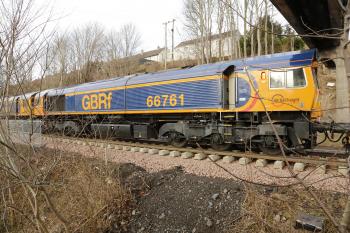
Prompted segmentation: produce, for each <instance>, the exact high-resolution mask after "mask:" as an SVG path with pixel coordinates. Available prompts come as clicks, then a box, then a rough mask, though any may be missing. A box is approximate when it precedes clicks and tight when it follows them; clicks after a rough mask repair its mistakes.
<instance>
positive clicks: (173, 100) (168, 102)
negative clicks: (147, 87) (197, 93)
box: [146, 94, 185, 108]
mask: <svg viewBox="0 0 350 233" xmlns="http://www.w3.org/2000/svg"><path fill="white" fill-rule="evenodd" d="M184 104H185V95H184V94H180V95H177V94H170V95H155V96H152V95H150V96H148V97H147V99H146V105H147V107H149V108H151V107H160V106H163V107H167V106H171V107H176V106H184Z"/></svg>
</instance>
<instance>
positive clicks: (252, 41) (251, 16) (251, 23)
mask: <svg viewBox="0 0 350 233" xmlns="http://www.w3.org/2000/svg"><path fill="white" fill-rule="evenodd" d="M253 15H254V12H253V6H252V9H251V11H250V17H249V24H250V56H251V57H253V56H254V54H255V51H254V27H253V26H252V25H253Z"/></svg>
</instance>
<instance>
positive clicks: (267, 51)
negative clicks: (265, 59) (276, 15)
mask: <svg viewBox="0 0 350 233" xmlns="http://www.w3.org/2000/svg"><path fill="white" fill-rule="evenodd" d="M264 5H265V22H264V42H265V55H266V54H268V53H269V50H268V44H267V34H268V33H267V19H268V12H267V9H268V7H269V6H268V1H267V0H264Z"/></svg>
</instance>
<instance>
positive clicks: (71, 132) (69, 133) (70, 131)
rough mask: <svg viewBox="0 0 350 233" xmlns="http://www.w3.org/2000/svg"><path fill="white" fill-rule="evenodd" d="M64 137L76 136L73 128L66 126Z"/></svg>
mask: <svg viewBox="0 0 350 233" xmlns="http://www.w3.org/2000/svg"><path fill="white" fill-rule="evenodd" d="M63 135H64V136H74V130H73V128H72V127H70V126H66V127H64V129H63Z"/></svg>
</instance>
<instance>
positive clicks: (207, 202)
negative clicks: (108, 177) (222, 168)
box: [121, 164, 244, 232]
mask: <svg viewBox="0 0 350 233" xmlns="http://www.w3.org/2000/svg"><path fill="white" fill-rule="evenodd" d="M125 169H127V170H128V171H130V170H134V172H133V173H131V174H130V175H129V176H127V177H126V179H122V180H124V182H125V183H126V186H127V187H130V186H131V190H133V192H135V190H136V191H138V192H139V191H140V190H139V187H140V185H139V184H141V186H142V182H143V181H145V183H144V184H143V186H144V187H145V188H146V190H147V191H145V193H143V192H142V195H139V198H138V199H137V204H136V206H135V209H134V210H133V211H132V217H131V219H130V222H129V229H128V231H129V232H225V230H227V229H228V227H229V226H230V225H231V223H232V222H233V220H234V219H236V218H238V217H239V214H240V206H241V202H242V199H243V197H244V192H243V186H242V185H241V184H240V183H238V182H236V181H233V180H226V179H221V178H208V177H200V176H195V175H191V174H186V173H184V172H183V171H182V169H181V167H175V168H171V169H169V170H164V171H161V172H158V173H153V174H149V173H147V172H146V171H145V170H144V169H142V168H140V167H137V166H135V165H133V164H123V165H121V171H123V170H125ZM122 173H123V172H122ZM135 184H137V185H136V187H135Z"/></svg>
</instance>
